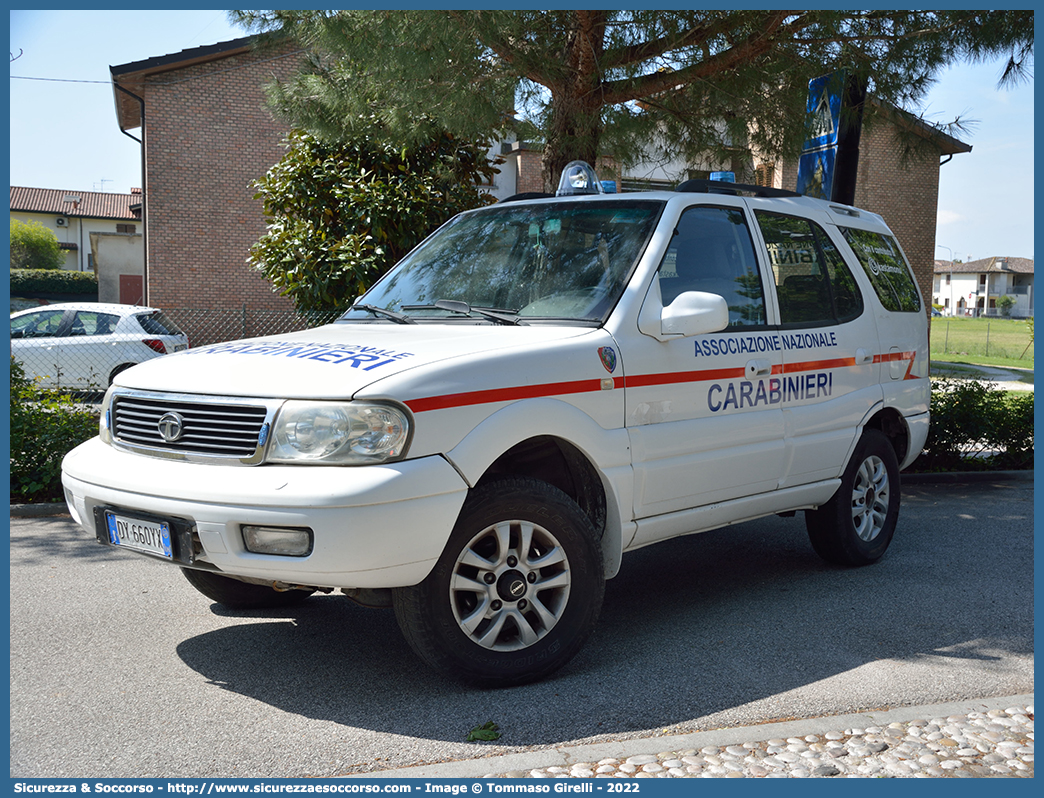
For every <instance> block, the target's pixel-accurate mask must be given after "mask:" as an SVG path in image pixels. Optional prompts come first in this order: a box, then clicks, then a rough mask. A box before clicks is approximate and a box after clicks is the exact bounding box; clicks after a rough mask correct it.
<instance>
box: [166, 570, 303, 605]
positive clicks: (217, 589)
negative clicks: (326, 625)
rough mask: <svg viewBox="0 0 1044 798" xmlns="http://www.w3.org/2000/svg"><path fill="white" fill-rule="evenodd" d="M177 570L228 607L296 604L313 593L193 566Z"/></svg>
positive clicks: (210, 596) (209, 596)
mask: <svg viewBox="0 0 1044 798" xmlns="http://www.w3.org/2000/svg"><path fill="white" fill-rule="evenodd" d="M181 573H183V574H184V575H185V578H186V579H187V580H188V581H189V584H190V585H192V587H194V588H196V590H198V591H199V592H200V593H202V594H203V595H204V596H206V597H207V598H208V599H212V600H213V601H216V602H217V603H218V604H222V605H224V606H226V607H228V608H229V609H232V610H262V609H273V608H276V607H290V606H293V605H294V604H300V603H301V602H302V601H304V600H305V599H306V598H308V597H309V596H310V595H312V593H313V592H314V591H311V590H285V591H281V590H275V589H274V588H271V587H268V586H267V585H255V584H253V583H251V582H241V581H240V580H238V579H233V578H232V577H229V576H221V575H220V574H215V573H213V572H211V571H198V570H196V569H195V568H182V569H181Z"/></svg>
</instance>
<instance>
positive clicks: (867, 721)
mask: <svg viewBox="0 0 1044 798" xmlns="http://www.w3.org/2000/svg"><path fill="white" fill-rule="evenodd" d="M1032 703H1033V693H1028V694H1024V695H1014V696H1000V697H996V698H978V699H966V700H963V701H948V702H945V703H942V704H928V705H925V706H914V707H896V708H894V709H882V710H871V711H867V712H858V713H854V714H850V715H828V716H825V717H818V718H806V719H803V720H789V721H783V722H780V723H763V724H759V725H757V726H737V727H732V728H725V729H714V730H713V731H703V732H693V733H692V734H678V735H671V736H664V737H645V738H638V739H634V740H619V741H613V742H605V743H591V744H587V745H565V746H561V747H557V748H551V749H546V750H542V751H529V752H526V753H521V754H503V755H501V756H491V757H486V758H482V759H467V760H458V761H455V762H440V763H438V764H434V765H417V766H415V767H408V768H396V769H394V770H377V771H371V772H369V773H359V774H352V775H349V776H345V777H344V778H368V779H397V778H407V779H409V778H413V779H481V778H483V777H486V776H489V775H491V774H495V775H504V774H508V773H513V772H522V771H530V770H537V769H542V768H548V767H555V766H558V767H569V766H570V765H572V764H574V763H577V762H598V761H599V760H602V759H610V758H613V759H626V758H628V757H631V756H637V755H640V754H659V753H661V752H663V751H687V750H692V749H694V750H699V749H701V748H706V747H707V746H716V747H718V748H721V747H724V746H728V745H741V744H742V743H745V742H761V741H764V740H771V739H773V738H775V737H780V738H784V739H785V738H787V737H805V736H807V735H809V734H825V733H826V732H829V731H840V730H842V729H851V728H865V727H867V726H887V725H888V724H889V723H904V722H907V721H911V720H922V719H923V720H929V719H932V718H939V717H947V716H950V715H967V714H968V713H970V712H989V711H990V710H991V709H1002V710H1003V709H1007V708H1008V707H1010V706H1017V705H1026V704H1032Z"/></svg>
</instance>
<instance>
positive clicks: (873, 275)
mask: <svg viewBox="0 0 1044 798" xmlns="http://www.w3.org/2000/svg"><path fill="white" fill-rule="evenodd" d="M841 232H842V234H843V235H844V237H845V240H846V241H847V242H848V244H849V246H851V247H852V251H853V252H855V254H856V257H857V258H859V262H860V263H861V264H862V265H863V270H864V271H865V272H866V276H867V277H869V278H870V282H871V283H872V284H873V286H874V291H875V292H876V293H877V296H878V298H879V299H880V300H881V304H882V305H884V307H885V309H886V310H891V311H898V312H907V313H913V312H916V311H919V310H920V309H921V298H920V296H919V295H918V294H917V284H916V283H915V282H914V278H913V275H912V274H911V273H910V267H909V266H908V265H907V263H906V259H905V258H904V257H903V253H902V252H901V251H900V250H899V245H898V244H897V243H896V241H895V239H894V238H892V237H891V236H886V235H881V234H880V233H872V232H869V231H867V230H856V229H855V228H851V227H848V228H842V229H841Z"/></svg>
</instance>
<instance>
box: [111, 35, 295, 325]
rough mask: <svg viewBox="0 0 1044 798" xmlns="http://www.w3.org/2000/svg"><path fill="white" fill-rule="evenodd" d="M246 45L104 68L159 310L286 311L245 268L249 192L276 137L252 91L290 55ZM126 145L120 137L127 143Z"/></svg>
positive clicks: (285, 72)
mask: <svg viewBox="0 0 1044 798" xmlns="http://www.w3.org/2000/svg"><path fill="white" fill-rule="evenodd" d="M252 42H253V37H245V38H242V39H235V40H233V41H228V42H221V43H218V44H214V45H210V46H206V47H198V48H195V49H192V50H183V51H182V52H180V53H175V54H173V55H166V56H159V57H157V58H150V59H147V60H144V61H136V62H133V63H130V64H122V65H119V66H114V67H110V72H111V76H112V86H113V95H114V99H115V102H116V115H117V120H118V122H119V126H120V129H121V130H123V131H124V132H126V131H128V130H135V129H137V130H139V131H140V133H139V135H140V141H142V147H143V154H142V162H143V167H142V169H143V173H144V183H145V224H146V231H145V232H146V235H145V246H146V261H145V269H146V295H147V299H148V302H149V303H150V304H152V305H154V306H157V307H164V308H175V307H180V308H235V307H239V306H242V305H249V306H250V307H251V308H260V309H266V310H289V309H290V308H291V307H292V306H291V303H290V302H289V300H287V299H285V298H283V297H280V296H277V295H276V293H275V292H274V291H273V290H272V287H271V285H270V284H269V283H268V282H267V281H266V280H265V279H264V278H263V277H262V276H261V275H260V274H259V273H258V272H255V271H254V270H253V269H251V268H249V267H248V266H247V265H246V257H247V253H248V251H249V249H250V246H251V245H252V244H253V243H254V242H255V241H256V240H257V239H258V237H259V236H260V235H261V234H262V233H263V232H264V231H265V224H264V219H263V216H262V212H261V203H260V201H258V200H255V199H254V198H253V195H254V190H253V189H251V188H250V183H251V182H252V181H254V180H256V179H258V178H259V177H261V176H262V175H264V174H265V172H267V171H268V169H269V168H270V167H271V166H272V165H273V164H275V163H276V161H278V160H279V159H280V158H281V157H282V155H283V152H284V150H283V147H282V146H280V142H281V140H282V138H283V136H284V135H285V133H286V126H285V125H283V124H282V123H280V122H277V121H276V120H275V119H274V118H273V117H272V115H271V114H270V113H269V112H268V110H267V109H266V107H265V97H264V85H265V84H266V83H268V82H270V81H271V80H272V79H273V78H278V77H287V76H289V75H290V74H291V73H292V71H293V70H294V69H295V67H296V66H297V57H296V53H295V52H293V51H289V50H287V49H284V50H283V51H265V52H260V51H255V50H254V49H253V47H252ZM128 135H130V134H128Z"/></svg>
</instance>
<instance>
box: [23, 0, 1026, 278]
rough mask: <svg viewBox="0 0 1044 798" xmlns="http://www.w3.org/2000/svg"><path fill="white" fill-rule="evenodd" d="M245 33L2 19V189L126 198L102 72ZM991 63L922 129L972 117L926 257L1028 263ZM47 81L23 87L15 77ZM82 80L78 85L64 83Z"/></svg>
mask: <svg viewBox="0 0 1044 798" xmlns="http://www.w3.org/2000/svg"><path fill="white" fill-rule="evenodd" d="M242 35H244V32H243V31H242V30H240V29H239V28H236V27H233V26H232V25H230V24H229V23H228V22H227V17H226V13H225V12H224V11H216V10H206V11H189V10H183V11H132V10H123V11H11V12H10V36H11V41H10V50H11V54H12V56H17V55H18V54H19V52H20V51H21V56H20V57H18V59H17V60H16V61H14V62H13V63H12V64H11V75H12V76H19V79H15V78H13V79H12V80H11V81H10V83H11V87H10V92H11V93H10V101H11V131H10V145H11V166H10V179H11V185H17V186H32V187H39V188H61V189H75V190H81V191H113V192H120V193H127V192H129V191H130V189H131V187H133V186H140V184H141V171H140V150H139V146H138V144H137V143H136V142H134V141H132V140H131V139H130V138H128V137H127V136H125V135H123V134H122V133H121V132H120V130H119V127H118V126H117V124H116V114H115V110H114V103H113V96H112V87H111V85H110V83H109V66H110V65H118V64H125V63H129V62H132V61H141V60H144V59H148V58H153V57H156V56H161V55H168V54H170V53H176V52H178V51H180V50H186V49H191V48H193V47H200V46H203V45H207V44H213V43H215V42H220V41H227V40H228V39H234V38H238V37H239V36H242ZM1000 68H1001V65H1000V64H998V63H989V64H977V65H964V64H962V65H958V66H955V67H951V68H950V69H948V70H947V71H946V72H945V73H943V74H942V75H941V76H940V80H939V83H938V84H937V85H936V87H935V88H934V89H933V90H932V91H931V92H930V94H929V96H928V97H927V98H926V99H925V102H924V108H908V109H907V110H910V111H913V112H915V113H920V112H923V113H924V114H925V116H926V118H927V119H928V120H929V121H935V122H939V123H942V122H947V121H950V120H952V119H953V118H954V117H956V116H958V115H960V116H961V117H962V118H965V119H974V120H978V124H977V125H975V126H974V127H973V128H972V129H971V130H970V131H969V132H968V133H966V134H963V135H960V136H958V137H959V138H961V139H962V140H963V141H965V142H967V143H969V144H971V145H972V147H973V149H972V152H971V153H968V154H964V155H956V156H954V158H953V160H951V161H950V162H949V163H947V164H946V165H944V166H943V167H942V168H941V171H940V187H939V219H938V228H937V234H936V241H937V243H938V244H939V245H940V247H939V248H938V249H936V253H935V254H936V257H938V258H949V257H950V256H951V254H952V256H953V257H954V258H959V259H961V260H969V259H976V258H983V257H988V256H991V255H1007V256H1013V257H1027V258H1031V257H1033V232H1034V231H1033V171H1034V169H1033V168H1034V136H1033V84H1032V82H1030V83H1029V84H1026V85H1022V86H1020V87H1018V88H1016V89H1014V90H1011V89H1001V90H998V88H997V78H998V76H999V74H1000ZM26 77H30V78H49V79H51V80H23V79H20V78H26ZM67 81H81V82H67Z"/></svg>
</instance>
